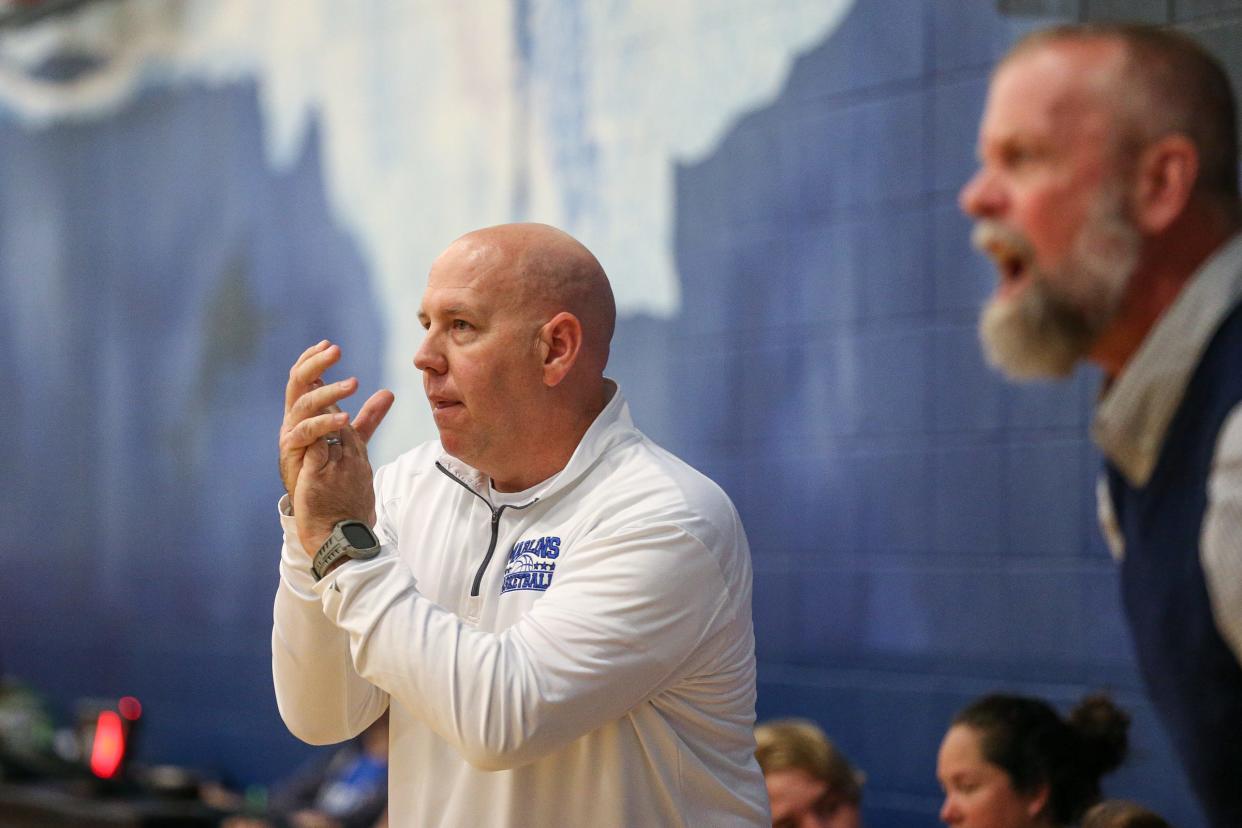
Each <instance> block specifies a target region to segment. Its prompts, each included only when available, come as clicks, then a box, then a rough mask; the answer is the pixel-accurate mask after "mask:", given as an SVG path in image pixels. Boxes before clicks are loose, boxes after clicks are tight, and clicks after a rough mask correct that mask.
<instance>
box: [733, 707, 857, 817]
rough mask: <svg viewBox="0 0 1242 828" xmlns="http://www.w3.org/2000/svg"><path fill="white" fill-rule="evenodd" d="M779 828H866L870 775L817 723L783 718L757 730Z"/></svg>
mask: <svg viewBox="0 0 1242 828" xmlns="http://www.w3.org/2000/svg"><path fill="white" fill-rule="evenodd" d="M755 744H756V745H757V749H756V750H755V758H756V759H758V760H759V767H760V768H761V769H762V770H763V780H764V782H765V783H766V784H767V788H768V799H769V800H770V802H771V806H772V825H773V828H860V826H861V825H862V815H861V810H860V809H861V808H862V787H863V782H864V780H865V776H864V775H863V773H862V772H861V771H859V770H858V769H857V768H855V767H854V766H853V765H852V764H851V763H850V760H849V759H847V758H846V757H845V754H843V753H841V751H839V750H838V749H837V747H836V745H834V744H833V743H832V740H831V739H829V738H828V736H827V734H825V733H824V731H823V730H821V729H820V728H819V726H818V725H816V724H815V723H814V722H811V721H808V720H806V719H779V720H774V721H770V722H765V723H763V724H761V725H759V726H758V727H756V728H755Z"/></svg>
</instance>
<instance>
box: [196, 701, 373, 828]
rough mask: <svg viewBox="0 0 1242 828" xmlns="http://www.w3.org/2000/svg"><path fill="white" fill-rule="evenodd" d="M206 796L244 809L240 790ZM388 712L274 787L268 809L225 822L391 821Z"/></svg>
mask: <svg viewBox="0 0 1242 828" xmlns="http://www.w3.org/2000/svg"><path fill="white" fill-rule="evenodd" d="M203 799H204V801H206V802H208V803H209V804H211V805H214V806H215V807H217V808H220V809H221V810H227V811H240V810H242V809H243V807H244V805H243V800H242V798H241V797H240V796H238V795H237V794H234V793H232V792H229V791H226V790H223V789H220V788H214V787H213V788H209V789H207V790H205V791H204V792H203ZM387 806H388V713H387V712H385V713H384V715H382V716H380V717H379V718H378V719H376V720H375V722H374V723H373V724H372V725H371V726H370V727H368V728H367V729H366V730H364V731H363V732H362V733H361V734H359V735H358V737H357V738H356V739H352V740H350V741H349V742H346V743H345V744H344V745H343V746H342V747H341V748H339V749H338V750H335V751H330V752H327V753H326V754H325V755H324V756H322V757H321V758H319V759H318V760H315V761H312V762H311V763H310V764H308V765H307V766H306V767H304V768H303V769H302V770H301V771H299V772H298V773H297V774H295V775H294V776H292V777H290V778H289V779H287V780H285V781H284V782H282V783H281V784H279V785H277V786H276V787H275V788H273V790H272V793H271V795H270V797H269V799H268V805H267V808H266V812H265V813H264V814H263V815H261V816H259V815H246V814H237V815H234V816H231V817H229V818H227V819H225V820H224V821H223V823H222V826H223V828H285V826H290V828H379V827H380V826H383V825H386V824H387Z"/></svg>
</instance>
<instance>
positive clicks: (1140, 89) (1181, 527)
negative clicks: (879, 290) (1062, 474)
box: [961, 24, 1242, 828]
mask: <svg viewBox="0 0 1242 828" xmlns="http://www.w3.org/2000/svg"><path fill="white" fill-rule="evenodd" d="M979 158H980V166H979V171H978V172H977V173H976V174H975V176H974V178H972V179H971V180H970V182H969V183H968V184H967V185H966V186H965V188H964V189H963V190H962V194H961V204H962V208H963V210H965V212H966V213H967V214H969V215H970V216H972V217H974V218H975V219H977V222H978V223H977V225H976V228H975V241H976V243H977V244H978V246H979V247H980V248H981V249H983V250H984V251H985V252H986V253H988V254H989V255H990V256H991V257H992V258H993V260H994V261H995V262H996V266H997V270H998V272H999V276H1000V279H999V287H998V288H997V291H996V293H995V294H994V295H993V297H992V299H991V300H990V301H989V302H988V304H987V307H986V308H985V310H984V312H983V315H982V317H981V324H980V333H981V336H982V339H983V343H984V346H985V351H986V352H987V356H988V359H989V360H990V361H991V362H992V363H993V364H994V365H996V366H997V367H999V368H1000V369H1001V370H1002V371H1004V372H1005V373H1006V374H1008V375H1010V376H1012V377H1015V378H1019V379H1022V378H1032V377H1059V376H1065V375H1067V374H1069V373H1070V372H1071V371H1072V370H1073V369H1074V368H1075V366H1077V365H1078V364H1079V363H1081V362H1083V361H1090V362H1093V363H1095V364H1096V365H1098V366H1099V367H1100V369H1101V370H1102V371H1103V373H1104V377H1105V386H1104V390H1103V393H1102V394H1101V396H1100V399H1099V403H1098V405H1097V408H1096V412H1095V419H1094V422H1093V423H1092V429H1091V431H1092V437H1093V438H1094V440H1095V442H1096V444H1097V445H1098V446H1099V448H1100V450H1101V452H1102V453H1103V455H1104V458H1105V464H1104V465H1105V468H1104V474H1103V475H1102V480H1101V485H1100V488H1099V506H1100V517H1101V523H1102V525H1103V527H1104V529H1105V533H1106V535H1107V536H1108V539H1109V542H1110V546H1111V547H1112V549H1113V552H1114V554H1115V555H1116V556H1117V557H1118V559H1119V560H1120V561H1121V567H1120V570H1121V597H1122V603H1123V605H1124V607H1125V612H1126V617H1127V619H1128V621H1129V624H1130V630H1131V633H1132V636H1133V639H1134V643H1135V651H1136V654H1137V656H1138V664H1139V667H1140V669H1141V670H1142V673H1143V678H1144V680H1145V682H1146V684H1147V688H1148V691H1149V692H1150V694H1151V697H1152V701H1153V702H1154V705H1155V707H1156V710H1157V711H1158V712H1159V713H1160V716H1161V718H1162V720H1163V721H1164V724H1165V726H1166V728H1167V729H1168V731H1169V734H1170V736H1171V737H1172V741H1173V743H1174V745H1175V746H1176V747H1177V749H1178V751H1179V753H1180V754H1181V758H1182V761H1183V763H1184V764H1185V766H1186V769H1187V771H1188V775H1189V777H1190V780H1191V783H1192V784H1193V785H1194V788H1195V791H1196V793H1197V794H1198V797H1199V799H1200V801H1201V802H1202V803H1203V806H1204V810H1205V813H1206V815H1207V817H1208V820H1209V822H1210V823H1211V824H1212V825H1214V826H1221V828H1225V827H1226V826H1228V827H1229V828H1237V826H1242V739H1240V738H1239V734H1242V235H1240V234H1239V232H1238V231H1239V228H1240V227H1242V204H1240V203H1239V197H1238V141H1237V136H1236V127H1235V115H1234V101H1233V94H1232V91H1231V89H1230V85H1229V79H1228V77H1227V75H1226V74H1225V72H1224V71H1223V69H1222V68H1221V67H1220V65H1219V64H1218V63H1217V61H1216V60H1214V59H1213V58H1212V57H1211V56H1210V55H1208V54H1207V52H1205V51H1204V49H1203V48H1202V47H1201V46H1199V45H1198V44H1196V43H1195V42H1194V41H1193V40H1191V39H1190V38H1188V37H1186V36H1185V35H1181V34H1179V33H1177V32H1174V31H1169V30H1163V29H1155V28H1149V27H1144V26H1135V25H1124V24H1100V25H1089V26H1068V27H1061V28H1056V29H1052V30H1048V31H1043V32H1038V33H1036V34H1033V35H1031V36H1029V37H1027V38H1026V39H1024V40H1022V41H1021V42H1019V43H1018V44H1017V45H1016V46H1015V47H1014V49H1013V50H1012V51H1011V52H1010V53H1009V55H1007V56H1006V57H1005V59H1004V60H1003V61H1002V62H1001V64H1000V66H999V67H998V68H997V70H996V73H995V75H994V76H993V78H992V84H991V89H990V91H989V94H988V102H987V109H986V111H985V113H984V116H983V122H982V124H981V126H980V128H979ZM1062 551H1070V550H1062Z"/></svg>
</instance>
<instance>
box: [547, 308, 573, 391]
mask: <svg viewBox="0 0 1242 828" xmlns="http://www.w3.org/2000/svg"><path fill="white" fill-rule="evenodd" d="M581 351H582V323H581V322H579V321H578V317H576V316H574V315H573V314H572V313H569V312H568V311H561V312H560V313H558V314H557V315H556V316H554V317H552V318H551V319H549V320H548V321H547V322H546V323H545V324H544V326H543V327H542V328H540V329H539V354H540V356H541V357H542V359H543V366H542V367H543V384H544V385H546V386H547V387H549V388H555V387H556V386H557V385H560V383H561V380H563V379H565V376H566V375H567V374H568V373H569V371H570V369H571V368H573V367H574V363H576V362H577V361H578V354H579V353H581Z"/></svg>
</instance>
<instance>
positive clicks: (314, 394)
mask: <svg viewBox="0 0 1242 828" xmlns="http://www.w3.org/2000/svg"><path fill="white" fill-rule="evenodd" d="M357 390H358V380H357V378H355V377H350V378H349V379H344V380H341V381H340V382H332V383H328V384H327V385H321V386H319V387H318V388H312V389H311V390H310V391H307V392H306V393H305V394H303V395H302V396H300V397H298V398H297V400H295V401H294V403H293V405H292V406H290V407H289V411H288V413H287V414H286V415H285V425H286V427H288V428H292V427H293V426H294V425H296V424H297V423H298V422H300V421H301V420H305V419H306V418H307V417H313V416H314V415H316V414H322V413H323V412H325V411H326V412H329V413H333V414H335V413H337V412H339V411H340V410H341V408H340V406H339V405H337V403H339V402H340V401H341V400H343V399H345V398H346V397H348V396H349V395H351V394H353V393H354V392H355V391H357Z"/></svg>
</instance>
